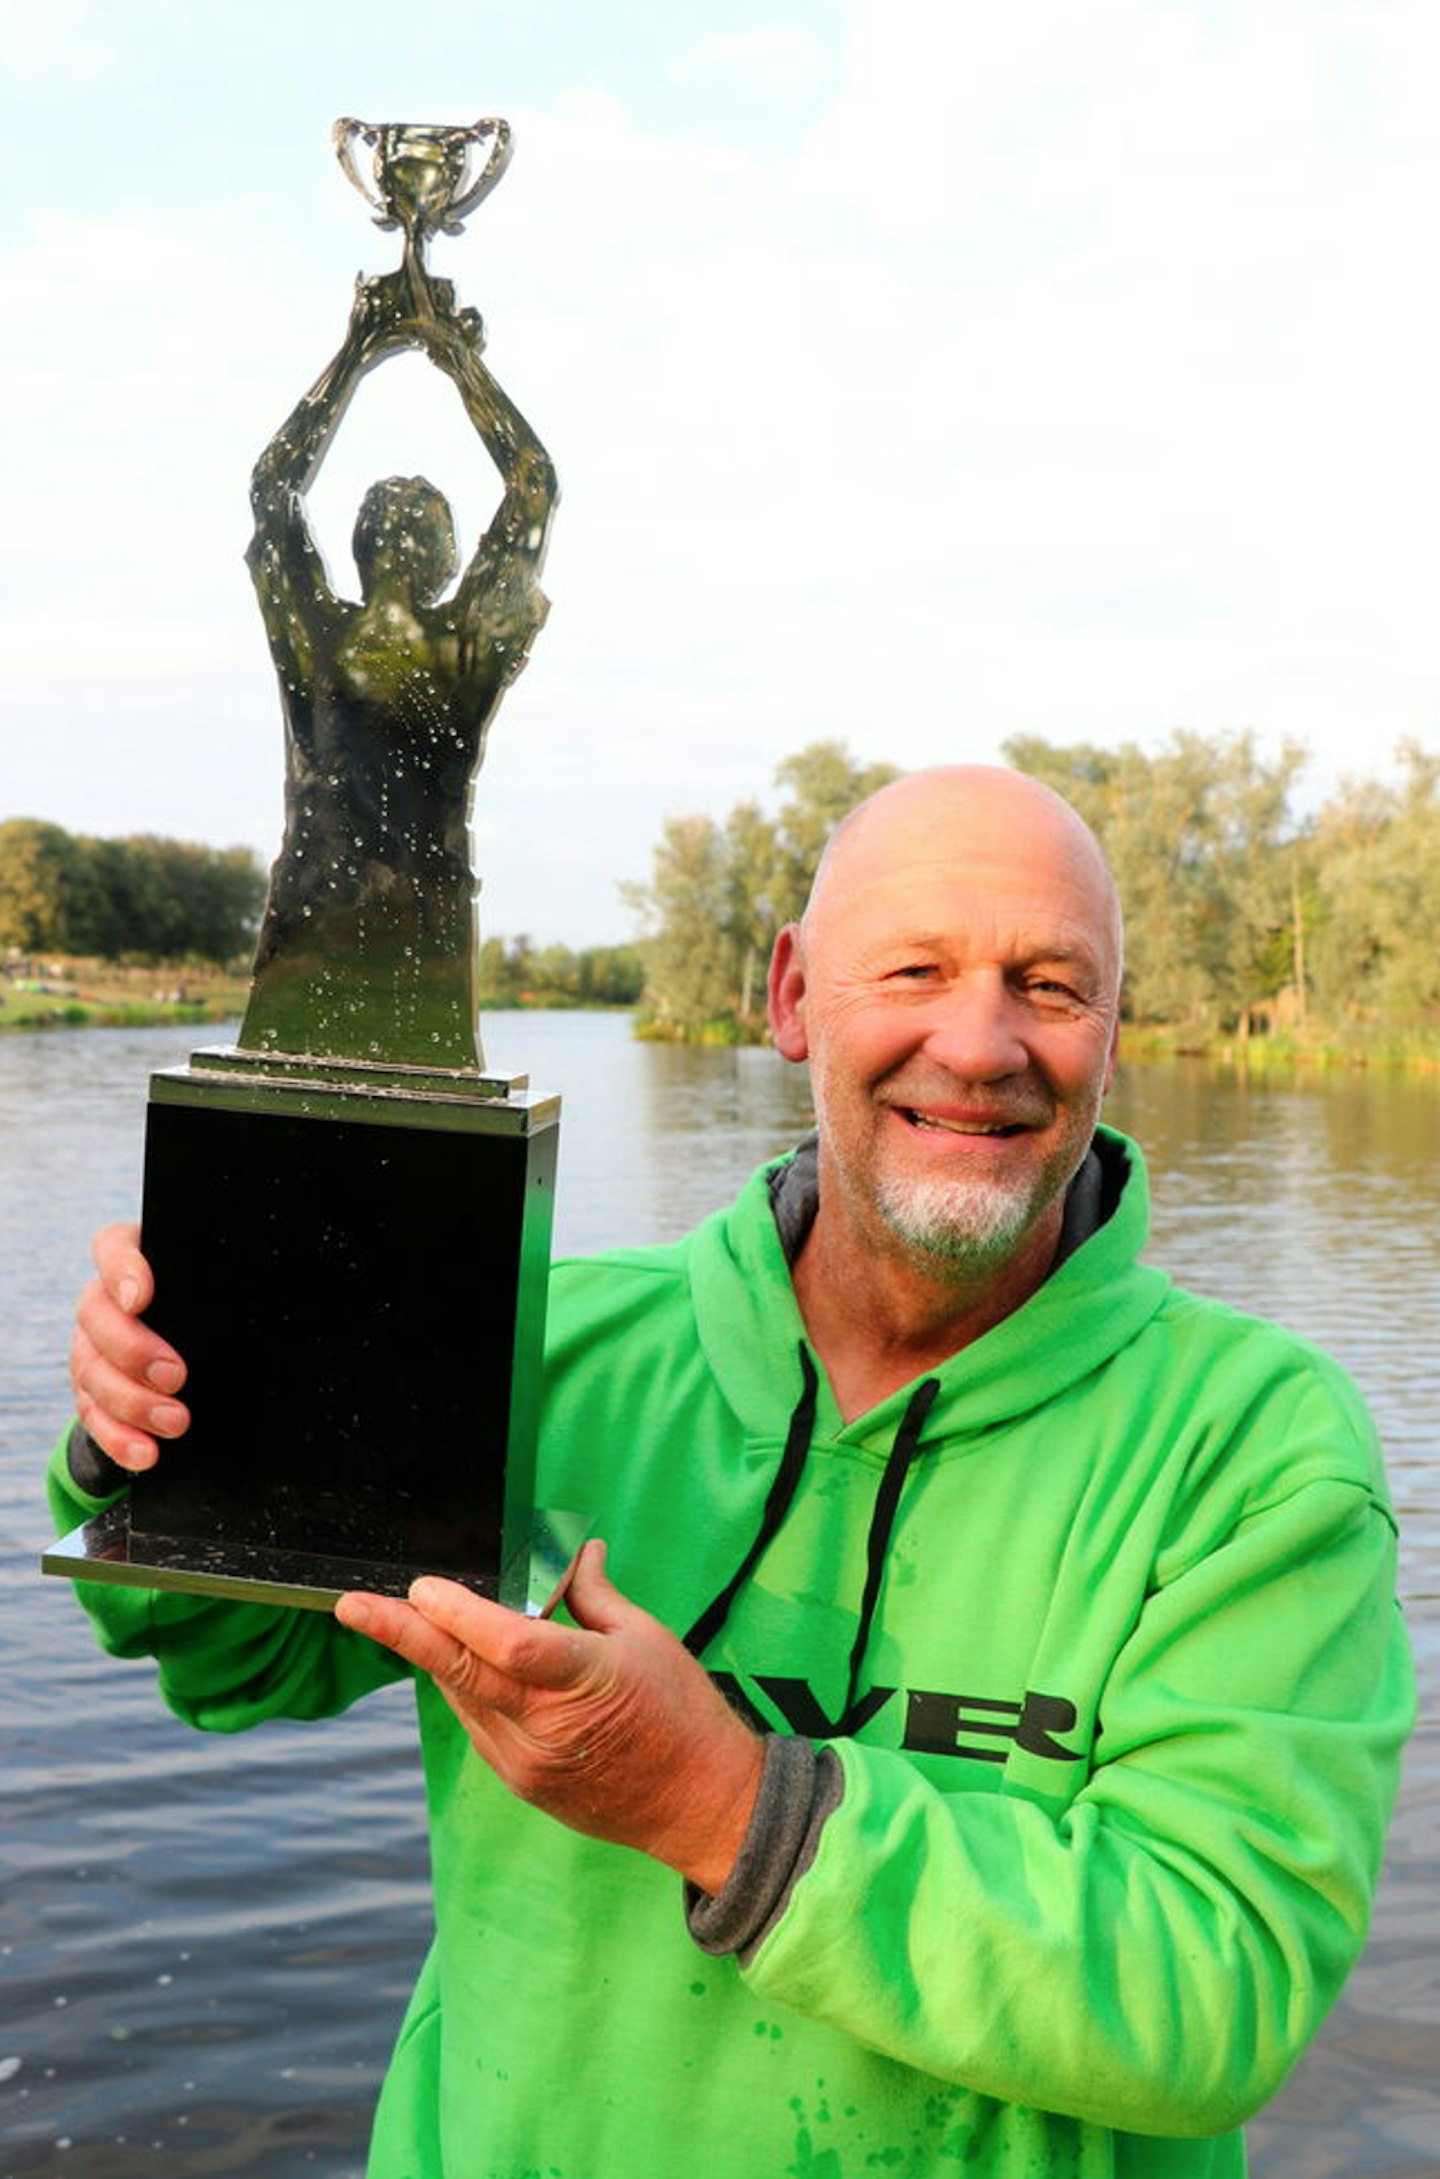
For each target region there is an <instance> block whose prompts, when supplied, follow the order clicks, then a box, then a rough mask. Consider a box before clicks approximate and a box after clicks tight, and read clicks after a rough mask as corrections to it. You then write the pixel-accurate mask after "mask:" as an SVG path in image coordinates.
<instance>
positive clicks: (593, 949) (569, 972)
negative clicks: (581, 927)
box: [479, 936, 645, 1009]
mask: <svg viewBox="0 0 1440 2179" xmlns="http://www.w3.org/2000/svg"><path fill="white" fill-rule="evenodd" d="M479 982H480V1005H481V1007H482V1009H484V1008H493V1007H511V1006H633V1005H634V1004H635V1002H636V1000H637V999H638V998H639V996H640V993H641V991H642V989H643V987H644V983H645V962H644V958H643V956H642V954H641V952H640V949H639V947H638V946H585V947H582V948H581V950H580V951H579V952H575V951H572V949H571V948H570V947H569V946H536V945H535V943H534V942H533V940H531V939H530V938H528V937H523V936H522V937H519V938H487V939H486V940H485V941H484V943H483V944H482V946H481V948H480V975H479Z"/></svg>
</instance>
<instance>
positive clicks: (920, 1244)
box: [876, 1176, 1053, 1271]
mask: <svg viewBox="0 0 1440 2179" xmlns="http://www.w3.org/2000/svg"><path fill="white" fill-rule="evenodd" d="M1050 1200H1053V1197H1052V1198H1051V1199H1050ZM876 1207H877V1208H878V1210H879V1212H880V1215H881V1217H882V1218H883V1219H884V1221H885V1223H886V1225H887V1226H889V1228H890V1230H891V1232H892V1233H894V1234H897V1235H898V1236H899V1238H900V1239H901V1240H902V1241H904V1242H906V1243H907V1244H908V1245H909V1246H910V1247H911V1248H916V1249H920V1250H922V1251H923V1252H924V1253H925V1255H927V1256H931V1257H933V1258H935V1260H936V1261H937V1262H939V1263H942V1264H945V1265H948V1266H950V1267H951V1268H953V1269H955V1270H965V1271H984V1270H988V1269H989V1268H990V1267H991V1266H992V1265H995V1264H999V1263H1003V1262H1004V1261H1005V1259H1006V1258H1007V1257H1008V1256H1009V1255H1010V1254H1011V1253H1012V1251H1013V1250H1014V1248H1015V1246H1016V1243H1017V1242H1019V1241H1020V1240H1021V1239H1022V1238H1023V1237H1024V1235H1025V1233H1026V1232H1027V1231H1028V1230H1029V1228H1030V1227H1031V1226H1032V1225H1033V1224H1034V1222H1035V1219H1036V1217H1037V1216H1038V1215H1039V1214H1040V1212H1041V1211H1043V1210H1045V1209H1047V1208H1048V1202H1047V1201H1044V1200H1041V1199H1039V1198H1037V1197H1036V1196H1035V1194H1034V1193H1033V1192H1032V1191H1031V1190H1030V1189H1028V1188H1019V1189H1016V1188H1005V1187H1001V1186H996V1185H994V1184H992V1183H987V1182H984V1181H974V1180H912V1181H908V1182H907V1181H904V1180H897V1179H895V1178H894V1177H893V1176H892V1177H890V1178H888V1179H886V1180H884V1181H883V1182H882V1183H881V1186H880V1190H879V1193H878V1196H877V1198H876Z"/></svg>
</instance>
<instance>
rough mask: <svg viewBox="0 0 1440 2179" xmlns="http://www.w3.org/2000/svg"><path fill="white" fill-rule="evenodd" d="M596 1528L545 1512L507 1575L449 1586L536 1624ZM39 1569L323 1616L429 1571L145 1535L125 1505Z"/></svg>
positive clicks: (70, 1539) (53, 1552) (554, 1603)
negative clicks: (344, 1600) (356, 1596)
mask: <svg viewBox="0 0 1440 2179" xmlns="http://www.w3.org/2000/svg"><path fill="white" fill-rule="evenodd" d="M589 1526H590V1524H589V1522H588V1521H587V1520H585V1518H584V1517H583V1516H582V1515H580V1514H577V1513H564V1512H559V1511H556V1510H547V1511H545V1512H537V1513H536V1515H535V1519H534V1527H533V1530H532V1533H531V1536H530V1540H529V1543H528V1545H527V1546H526V1548H524V1549H523V1550H521V1551H520V1552H518V1553H517V1554H516V1556H515V1557H514V1558H513V1559H512V1560H511V1561H510V1563H509V1565H508V1566H506V1567H504V1568H503V1569H502V1570H501V1572H500V1574H499V1575H498V1577H490V1576H475V1575H470V1574H457V1573H455V1572H453V1571H451V1570H450V1569H448V1568H445V1569H441V1571H443V1572H444V1574H445V1578H446V1579H447V1580H450V1581H459V1582H461V1583H463V1585H464V1586H465V1587H466V1588H467V1589H473V1590H474V1591H475V1592H476V1594H477V1595H478V1596H488V1597H494V1598H496V1599H498V1601H499V1602H500V1603H502V1604H506V1605H509V1606H510V1608H511V1609H512V1610H515V1611H523V1612H525V1613H527V1614H528V1615H529V1616H530V1617H531V1618H546V1619H548V1618H549V1617H550V1616H551V1615H552V1613H553V1612H555V1611H556V1609H557V1608H558V1607H559V1605H560V1604H561V1603H562V1602H563V1600H564V1595H565V1591H566V1589H567V1587H568V1586H569V1581H570V1576H571V1573H572V1572H573V1570H574V1565H575V1559H576V1556H577V1554H578V1552H579V1549H580V1546H581V1544H582V1543H583V1542H584V1541H585V1538H586V1536H587V1534H588V1533H589ZM40 1569H41V1572H42V1573H46V1574H58V1575H60V1576H61V1577H62V1579H64V1580H67V1581H93V1582H103V1583H106V1584H112V1585H113V1584H118V1585H120V1586H122V1587H125V1588H135V1587H140V1588H146V1589H162V1590H172V1591H176V1592H178V1593H181V1594H183V1595H186V1596H223V1597H228V1598H230V1599H231V1600H232V1601H234V1602H237V1603H245V1604H284V1605H291V1606H294V1605H299V1606H301V1607H302V1608H304V1609H306V1610H308V1611H317V1612H324V1611H333V1610H334V1608H335V1605H336V1603H337V1601H338V1600H339V1598H340V1597H342V1596H343V1595H345V1593H346V1592H347V1590H351V1589H368V1590H369V1591H370V1592H371V1594H372V1595H375V1596H404V1595H405V1593H406V1590H407V1588H408V1587H409V1584H410V1582H411V1581H412V1580H413V1579H414V1578H415V1577H416V1576H417V1575H418V1574H422V1573H424V1572H425V1571H426V1568H425V1567H423V1566H421V1565H417V1564H410V1565H406V1566H404V1567H399V1566H396V1565H394V1564H393V1563H392V1562H390V1561H388V1560H384V1559H375V1560H369V1559H347V1558H335V1557H327V1556H325V1555H323V1554H321V1553H316V1552H311V1551H282V1550H277V1549H275V1548H273V1547H271V1546H267V1545H254V1544H252V1545H245V1544H236V1543H233V1542H231V1543H218V1542H217V1543H211V1544H206V1543H204V1542H201V1541H199V1540H198V1539H197V1538H195V1537H193V1536H186V1537H170V1536H152V1535H144V1534H142V1533H140V1531H138V1530H137V1529H135V1528H134V1527H133V1526H132V1523H131V1515H130V1505H129V1502H128V1501H127V1500H125V1499H121V1500H119V1501H118V1502H117V1503H116V1504H115V1505H113V1506H107V1508H106V1509H105V1511H104V1512H103V1513H98V1514H96V1516H95V1517H94V1519H93V1520H90V1521H87V1522H85V1524H84V1526H83V1527H81V1528H75V1529H72V1530H71V1531H70V1533H69V1535H68V1536H62V1537H61V1538H60V1540H59V1541H58V1542H57V1543H53V1544H51V1545H50V1546H49V1548H48V1550H46V1551H45V1553H44V1554H43V1556H42V1558H41V1561H40Z"/></svg>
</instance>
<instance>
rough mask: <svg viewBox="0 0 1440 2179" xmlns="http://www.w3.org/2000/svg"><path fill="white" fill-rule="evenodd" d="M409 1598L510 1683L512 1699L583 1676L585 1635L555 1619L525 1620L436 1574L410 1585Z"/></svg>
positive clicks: (442, 1628) (458, 1583)
mask: <svg viewBox="0 0 1440 2179" xmlns="http://www.w3.org/2000/svg"><path fill="white" fill-rule="evenodd" d="M410 1602H411V1604H412V1606H413V1607H414V1609H415V1610H416V1611H418V1612H419V1613H421V1614H422V1616H423V1617H424V1618H425V1619H427V1620H428V1621H429V1622H430V1624H431V1625H432V1626H434V1627H438V1628H440V1629H441V1630H442V1631H443V1632H444V1633H446V1634H448V1635H449V1636H451V1637H452V1639H453V1640H455V1641H457V1642H459V1643H460V1644H461V1645H462V1646H463V1647H464V1648H465V1649H467V1650H469V1651H470V1652H471V1653H472V1654H474V1655H475V1656H477V1657H480V1658H482V1659H483V1660H484V1662H485V1663H486V1664H487V1665H489V1666H490V1668H491V1670H492V1671H493V1672H494V1673H495V1674H496V1675H497V1676H498V1677H499V1679H501V1680H503V1681H508V1682H509V1683H510V1684H511V1687H512V1689H513V1691H514V1696H515V1697H516V1698H519V1697H523V1694H524V1691H525V1689H527V1688H536V1687H545V1688H564V1687H573V1686H574V1685H575V1684H576V1682H577V1681H578V1680H580V1679H582V1678H583V1677H584V1675H585V1672H586V1670H587V1667H588V1662H589V1659H588V1654H587V1650H586V1647H585V1637H584V1636H583V1635H577V1633H576V1631H575V1630H574V1629H573V1628H570V1627H561V1626H557V1625H556V1623H555V1622H554V1620H542V1619H527V1618H524V1617H523V1616H522V1615H521V1614H520V1613H519V1612H512V1611H507V1610H506V1609H505V1607H504V1606H503V1605H501V1604H492V1603H491V1602H490V1601H489V1600H488V1599H487V1598H485V1597H483V1596H476V1594H475V1592H474V1590H473V1589H467V1588H465V1587H464V1586H463V1585H462V1584H461V1583H460V1582H458V1581H445V1580H443V1579H442V1578H441V1577H440V1576H439V1575H437V1574H423V1575H422V1576H421V1577H420V1579H419V1580H418V1581H413V1582H412V1583H411V1584H410ZM499 1706H500V1705H497V1707H499Z"/></svg>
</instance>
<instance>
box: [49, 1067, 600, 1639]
mask: <svg viewBox="0 0 1440 2179" xmlns="http://www.w3.org/2000/svg"><path fill="white" fill-rule="evenodd" d="M558 1112H559V1105H558V1100H557V1099H555V1098H541V1097H536V1096H534V1095H533V1094H531V1093H529V1092H528V1091H526V1090H525V1089H524V1087H523V1083H522V1082H518V1081H517V1082H511V1083H503V1082H493V1081H487V1082H476V1081H473V1080H471V1081H464V1080H457V1079H456V1078H455V1077H454V1076H445V1075H442V1074H439V1073H436V1074H433V1075H432V1074H428V1073H423V1072H421V1071H420V1070H418V1069H417V1070H404V1069H401V1070H395V1069H390V1070H386V1071H385V1072H384V1073H383V1074H382V1073H380V1071H379V1070H372V1069H366V1068H364V1067H358V1066H357V1067H346V1066H335V1065H332V1064H331V1063H328V1062H318V1063H317V1062H310V1063H308V1064H304V1063H296V1062H292V1061H285V1062H282V1063H280V1064H279V1065H278V1066H276V1065H274V1064H267V1062H266V1061H265V1060H264V1059H263V1058H261V1057H260V1056H259V1055H255V1056H254V1058H253V1060H252V1059H251V1057H250V1055H247V1054H245V1053H243V1052H235V1051H230V1052H215V1053H196V1054H195V1055H194V1059H193V1061H192V1064H191V1066H190V1067H189V1068H179V1069H175V1070H173V1071H171V1072H167V1073H163V1074H158V1075H156V1076H154V1077H153V1079H152V1082H151V1091H150V1105H149V1111H148V1117H147V1128H146V1152H145V1192H144V1206H143V1213H142V1222H141V1233H142V1246H143V1248H144V1250H145V1253H146V1255H147V1257H148V1259H149V1261H150V1264H151V1266H152V1269H153V1271H154V1274H155V1298H154V1302H153V1305H152V1307H151V1308H150V1309H149V1311H148V1312H147V1321H148V1323H149V1324H150V1325H151V1326H152V1327H153V1328H154V1329H155V1330H156V1331H158V1332H159V1333H160V1334H161V1335H162V1336H163V1337H164V1338H166V1339H168V1340H169V1341H170V1342H171V1343H172V1344H173V1345H174V1347H175V1348H176V1350H177V1351H178V1352H179V1353H180V1354H182V1355H183V1356H184V1357H185V1360H186V1363H187V1366H188V1371H189V1374H188V1378H187V1381H186V1386H185V1391H184V1398H185V1400H186V1402H187V1404H188V1406H189V1408H190V1414H191V1424H190V1428H189V1430H188V1431H187V1432H186V1434H185V1436H184V1437H183V1438H181V1439H179V1440H178V1441H176V1442H175V1443H174V1444H168V1445H165V1446H164V1447H163V1448H162V1456H161V1459H160V1461H159V1463H158V1464H157V1466H156V1467H155V1468H153V1469H150V1470H147V1471H146V1472H145V1473H144V1474H141V1475H137V1476H136V1477H135V1479H134V1482H133V1484H132V1486H131V1489H130V1491H129V1493H128V1496H127V1498H126V1499H125V1500H124V1501H123V1502H121V1503H120V1504H119V1505H117V1506H116V1507H114V1508H112V1509H111V1510H110V1512H109V1513H108V1514H106V1515H102V1516H101V1517H100V1520H99V1522H98V1523H96V1522H91V1523H88V1524H87V1525H86V1527H85V1528H84V1529H82V1530H80V1531H77V1532H76V1537H74V1538H66V1539H65V1540H64V1542H63V1544H57V1545H56V1546H55V1547H54V1549H53V1551H52V1552H51V1553H49V1554H47V1557H46V1561H45V1566H46V1570H47V1571H48V1572H52V1573H65V1574H68V1575H69V1576H70V1577H71V1578H73V1579H77V1580H86V1581H94V1580H100V1581H117V1582H125V1583H129V1584H132V1585H136V1586H145V1587H152V1588H167V1589H182V1590H186V1591H188V1592H190V1593H193V1594H199V1595H227V1596H238V1597H251V1598H255V1597H264V1598H267V1599H268V1600H269V1601H272V1602H277V1603H280V1602H284V1603H289V1604H301V1605H314V1606H315V1607H316V1608H318V1609H325V1608H328V1607H329V1606H330V1605H331V1604H333V1602H334V1599H335V1597H336V1596H337V1595H339V1594H341V1593H342V1592H343V1591H344V1590H346V1589H353V1588H367V1589H372V1590H376V1591H378V1592H379V1593H381V1594H388V1595H403V1594H404V1592H405V1590H406V1588H407V1587H408V1586H409V1583H410V1581H411V1580H412V1579H413V1578H414V1577H415V1576H416V1575H417V1574H420V1573H436V1574H444V1575H448V1576H449V1577H450V1578H452V1579H454V1580H458V1581H463V1582H465V1583H466V1584H468V1585H469V1586H470V1587H471V1588H473V1589H475V1590H477V1591H478V1592H479V1593H481V1594H482V1595H486V1596H492V1597H499V1598H500V1599H501V1600H502V1601H504V1602H507V1603H513V1604H515V1605H517V1606H518V1607H520V1608H522V1609H524V1608H527V1607H528V1608H530V1609H535V1608H537V1606H536V1604H535V1602H534V1592H535V1590H536V1588H537V1586H540V1587H543V1586H544V1585H545V1583H546V1581H547V1578H548V1575H549V1574H553V1564H552V1561H553V1558H554V1556H555V1552H556V1550H557V1549H559V1548H560V1545H558V1544H556V1543H554V1542H553V1540H552V1541H546V1540H545V1539H544V1538H543V1537H542V1540H541V1541H540V1542H538V1543H537V1535H536V1514H535V1495H534V1486H535V1438H536V1429H537V1422H538V1409H539V1389H540V1369H541V1346H542V1339H543V1328H544V1314H545V1295H546V1286H547V1282H548V1274H549V1258H550V1227H551V1218H552V1212H553V1202H554V1175H555V1156H556V1144H557V1138H558V1124H557V1123H558ZM556 1518H557V1521H558V1524H559V1528H560V1530H561V1532H562V1533H569V1529H567V1527H566V1523H565V1521H564V1519H563V1517H556ZM570 1527H571V1528H573V1524H570ZM92 1532H93V1533H92ZM570 1548H572V1549H573V1540H572V1542H571V1545H570ZM564 1556H565V1557H568V1556H569V1551H568V1550H566V1551H565V1552H564ZM551 1585H552V1586H553V1583H552V1584H551Z"/></svg>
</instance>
